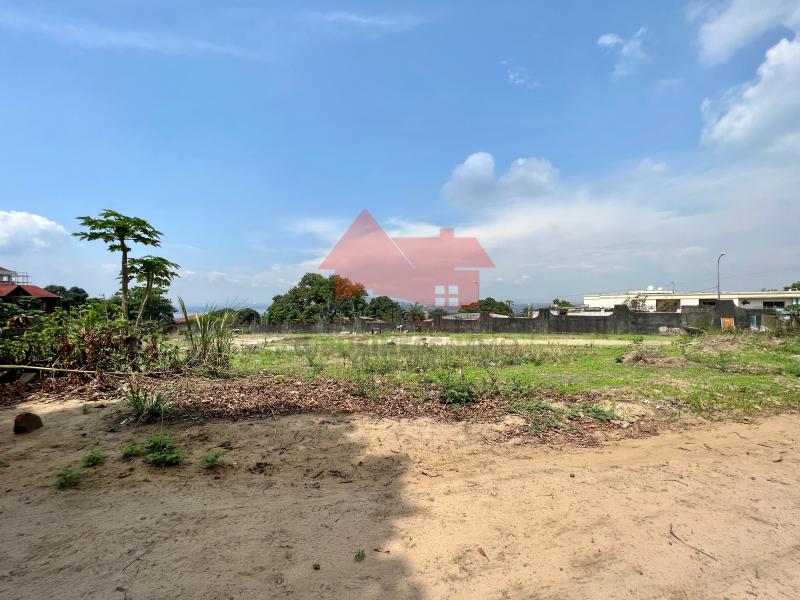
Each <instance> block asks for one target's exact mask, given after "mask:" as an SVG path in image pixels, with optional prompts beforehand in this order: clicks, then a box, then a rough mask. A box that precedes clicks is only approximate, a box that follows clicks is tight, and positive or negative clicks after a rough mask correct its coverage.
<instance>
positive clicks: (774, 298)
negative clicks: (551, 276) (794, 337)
mask: <svg viewBox="0 0 800 600" xmlns="http://www.w3.org/2000/svg"><path fill="white" fill-rule="evenodd" d="M719 299H720V300H733V303H734V304H735V305H736V306H739V307H741V308H750V309H763V308H773V309H779V310H782V309H785V308H786V307H787V306H790V305H792V304H800V290H788V291H779V290H775V291H763V292H722V293H721V294H720V295H719ZM632 301H636V302H637V303H638V304H640V305H641V307H642V310H646V311H650V312H680V311H681V308H682V307H685V306H716V305H717V292H673V291H671V290H661V289H658V290H654V289H647V290H633V291H630V292H627V293H612V294H587V295H585V296H584V297H583V303H584V304H585V305H586V306H591V307H597V308H601V309H608V310H610V309H613V308H614V306H615V305H617V304H630V303H631V302H632Z"/></svg>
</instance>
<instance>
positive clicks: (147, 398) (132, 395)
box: [122, 387, 172, 421]
mask: <svg viewBox="0 0 800 600" xmlns="http://www.w3.org/2000/svg"><path fill="white" fill-rule="evenodd" d="M122 393H123V394H124V396H125V399H126V400H127V402H128V404H129V405H130V407H131V408H132V409H133V412H134V413H135V414H136V419H137V420H138V421H154V420H156V419H163V418H164V416H165V415H166V414H167V413H168V412H169V411H170V410H172V402H171V401H170V400H167V399H166V398H164V396H162V395H161V393H160V392H152V393H151V392H148V391H147V390H146V389H144V388H140V387H130V388H127V389H125V390H123V392H122Z"/></svg>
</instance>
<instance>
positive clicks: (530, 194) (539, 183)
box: [442, 152, 558, 206]
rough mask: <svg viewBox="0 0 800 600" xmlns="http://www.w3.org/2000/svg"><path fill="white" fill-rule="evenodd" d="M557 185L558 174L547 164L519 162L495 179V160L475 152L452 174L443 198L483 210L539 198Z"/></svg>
mask: <svg viewBox="0 0 800 600" xmlns="http://www.w3.org/2000/svg"><path fill="white" fill-rule="evenodd" d="M557 181H558V170H557V169H556V168H555V167H553V165H552V164H550V161H548V160H545V159H542V158H518V159H517V160H515V161H514V162H513V163H511V166H510V167H509V169H508V171H506V173H504V174H503V175H501V176H500V177H497V176H496V175H495V162H494V157H493V156H492V155H491V154H489V153H488V152H476V153H475V154H472V155H470V156H469V157H467V160H465V161H464V162H463V163H461V164H460V165H458V166H457V167H456V168H455V169H454V170H453V174H452V175H451V176H450V179H449V180H448V181H447V182H446V183H445V184H444V186H443V187H442V197H443V198H444V199H445V200H448V201H449V202H452V203H453V204H457V205H461V206H483V205H487V204H496V203H498V202H505V201H510V200H515V199H520V198H534V197H537V196H541V195H542V194H544V193H546V192H548V191H550V190H551V189H553V188H554V187H555V185H556V183H557Z"/></svg>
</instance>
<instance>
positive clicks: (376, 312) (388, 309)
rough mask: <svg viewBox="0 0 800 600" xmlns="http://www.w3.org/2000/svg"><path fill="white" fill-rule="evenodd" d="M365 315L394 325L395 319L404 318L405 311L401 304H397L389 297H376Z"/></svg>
mask: <svg viewBox="0 0 800 600" xmlns="http://www.w3.org/2000/svg"><path fill="white" fill-rule="evenodd" d="M365 314H366V315H367V316H369V317H374V318H376V319H380V320H381V321H387V322H389V323H392V322H394V321H395V319H397V318H402V317H403V316H404V314H405V311H404V310H403V307H402V306H400V303H399V302H395V301H394V300H392V299H391V298H389V296H375V297H374V298H372V299H371V300H370V301H369V305H367V308H366V311H365Z"/></svg>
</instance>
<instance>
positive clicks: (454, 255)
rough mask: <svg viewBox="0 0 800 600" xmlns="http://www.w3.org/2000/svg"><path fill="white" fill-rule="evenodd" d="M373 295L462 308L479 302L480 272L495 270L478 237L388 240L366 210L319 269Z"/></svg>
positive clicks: (450, 234)
mask: <svg viewBox="0 0 800 600" xmlns="http://www.w3.org/2000/svg"><path fill="white" fill-rule="evenodd" d="M319 268H320V269H322V270H333V271H335V272H336V274H337V275H341V276H343V277H347V278H348V279H350V280H351V281H354V282H358V283H360V284H362V285H363V286H364V287H365V288H367V290H368V291H370V292H371V293H373V294H375V295H380V296H389V297H391V298H397V299H401V300H408V301H410V302H417V303H419V304H422V305H424V306H436V307H440V308H450V309H454V308H458V307H459V306H462V305H464V304H471V303H473V302H477V301H478V300H479V298H480V271H478V269H482V268H494V263H493V262H492V260H491V259H490V258H489V255H488V254H486V252H485V251H484V249H483V247H482V246H481V244H480V243H479V242H478V239H477V238H474V237H457V236H456V235H455V233H454V231H453V230H452V229H441V230H440V231H439V235H438V236H433V237H389V236H388V235H387V234H386V232H385V231H384V230H383V229H382V228H381V226H380V225H378V223H377V222H376V221H375V219H374V218H373V217H372V215H371V214H369V212H368V211H366V210H363V211H361V213H360V214H359V215H358V217H357V218H356V220H355V221H354V222H353V224H352V225H350V228H349V229H348V230H347V231H346V232H345V234H344V235H343V236H342V238H341V239H340V240H339V241H338V242H337V243H336V245H335V246H334V247H333V249H332V250H331V252H330V254H328V256H327V257H326V258H325V260H324V261H322V264H320V266H319Z"/></svg>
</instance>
